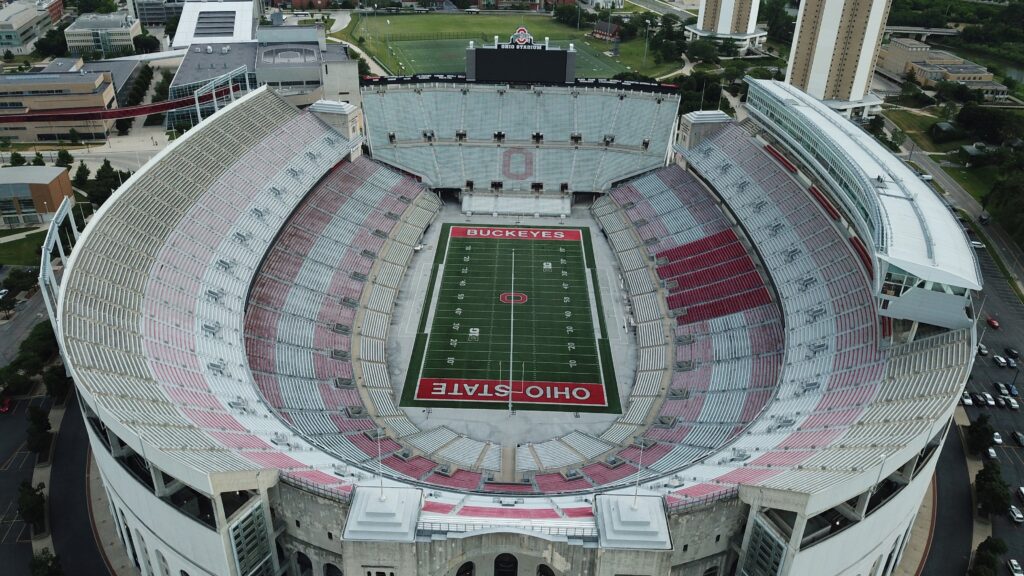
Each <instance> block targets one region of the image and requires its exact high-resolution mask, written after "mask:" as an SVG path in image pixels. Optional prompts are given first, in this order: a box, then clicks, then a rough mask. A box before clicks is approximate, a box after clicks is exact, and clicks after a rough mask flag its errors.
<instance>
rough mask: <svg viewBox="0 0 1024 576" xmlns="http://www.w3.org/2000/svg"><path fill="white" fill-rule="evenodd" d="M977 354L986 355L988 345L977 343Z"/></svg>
mask: <svg viewBox="0 0 1024 576" xmlns="http://www.w3.org/2000/svg"><path fill="white" fill-rule="evenodd" d="M978 356H988V346H985V345H984V344H978Z"/></svg>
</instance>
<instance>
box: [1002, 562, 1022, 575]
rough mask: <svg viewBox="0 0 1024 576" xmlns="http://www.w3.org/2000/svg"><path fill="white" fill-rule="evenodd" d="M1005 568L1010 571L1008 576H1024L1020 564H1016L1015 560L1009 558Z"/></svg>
mask: <svg viewBox="0 0 1024 576" xmlns="http://www.w3.org/2000/svg"><path fill="white" fill-rule="evenodd" d="M1006 566H1007V567H1008V568H1009V569H1010V574H1011V575H1012V576H1024V570H1021V568H1020V562H1017V561H1016V560H1015V559H1013V558H1010V559H1009V560H1007V561H1006Z"/></svg>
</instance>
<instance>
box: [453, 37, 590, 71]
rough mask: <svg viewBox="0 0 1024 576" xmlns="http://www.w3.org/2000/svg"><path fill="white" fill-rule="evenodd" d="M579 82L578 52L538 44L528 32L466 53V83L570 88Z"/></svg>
mask: <svg viewBox="0 0 1024 576" xmlns="http://www.w3.org/2000/svg"><path fill="white" fill-rule="evenodd" d="M575 79H576V52H575V51H574V50H571V49H570V50H563V49H561V48H555V47H551V46H548V45H547V43H546V42H545V43H543V44H535V43H534V42H533V36H531V35H530V33H529V32H528V31H527V30H526V28H522V27H521V28H519V29H518V30H516V32H515V34H513V35H512V36H511V38H509V42H507V43H500V42H495V44H494V45H493V46H479V47H474V46H472V45H471V46H470V47H469V48H467V49H466V80H468V81H470V82H498V83H500V82H509V83H525V84H532V83H536V84H571V83H573V82H574V81H575Z"/></svg>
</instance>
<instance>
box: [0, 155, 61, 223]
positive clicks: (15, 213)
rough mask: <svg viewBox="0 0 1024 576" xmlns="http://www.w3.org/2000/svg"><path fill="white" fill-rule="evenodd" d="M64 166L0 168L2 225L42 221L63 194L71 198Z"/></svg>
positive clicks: (52, 211) (50, 212)
mask: <svg viewBox="0 0 1024 576" xmlns="http://www.w3.org/2000/svg"><path fill="white" fill-rule="evenodd" d="M73 196H74V192H73V191H72V189H71V179H70V178H69V177H68V171H67V170H66V169H65V168H59V167H53V166H11V167H6V168H0V218H2V219H3V222H2V226H0V227H3V228H7V227H10V228H17V227H21V226H26V225H32V224H40V223H42V222H46V221H47V220H49V219H50V217H51V216H52V215H53V214H54V213H55V212H56V211H57V208H58V207H59V206H60V203H61V202H62V201H63V200H64V199H65V198H71V197H73Z"/></svg>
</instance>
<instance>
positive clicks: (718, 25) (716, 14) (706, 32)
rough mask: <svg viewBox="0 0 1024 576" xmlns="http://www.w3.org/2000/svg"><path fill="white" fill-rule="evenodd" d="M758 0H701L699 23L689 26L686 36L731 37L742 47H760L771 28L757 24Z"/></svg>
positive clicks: (715, 38) (701, 37)
mask: <svg viewBox="0 0 1024 576" xmlns="http://www.w3.org/2000/svg"><path fill="white" fill-rule="evenodd" d="M760 5H761V3H760V1H759V0H701V3H700V11H699V12H698V14H697V23H696V24H690V25H688V26H687V27H686V37H687V40H691V41H692V40H702V39H710V40H719V41H722V40H731V41H733V42H735V43H736V45H737V47H738V48H739V49H740V50H741V51H746V50H749V49H751V48H757V47H760V46H762V45H763V44H764V42H765V40H766V39H767V38H768V31H767V30H765V29H763V28H758V27H757V12H758V9H759V8H760Z"/></svg>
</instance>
